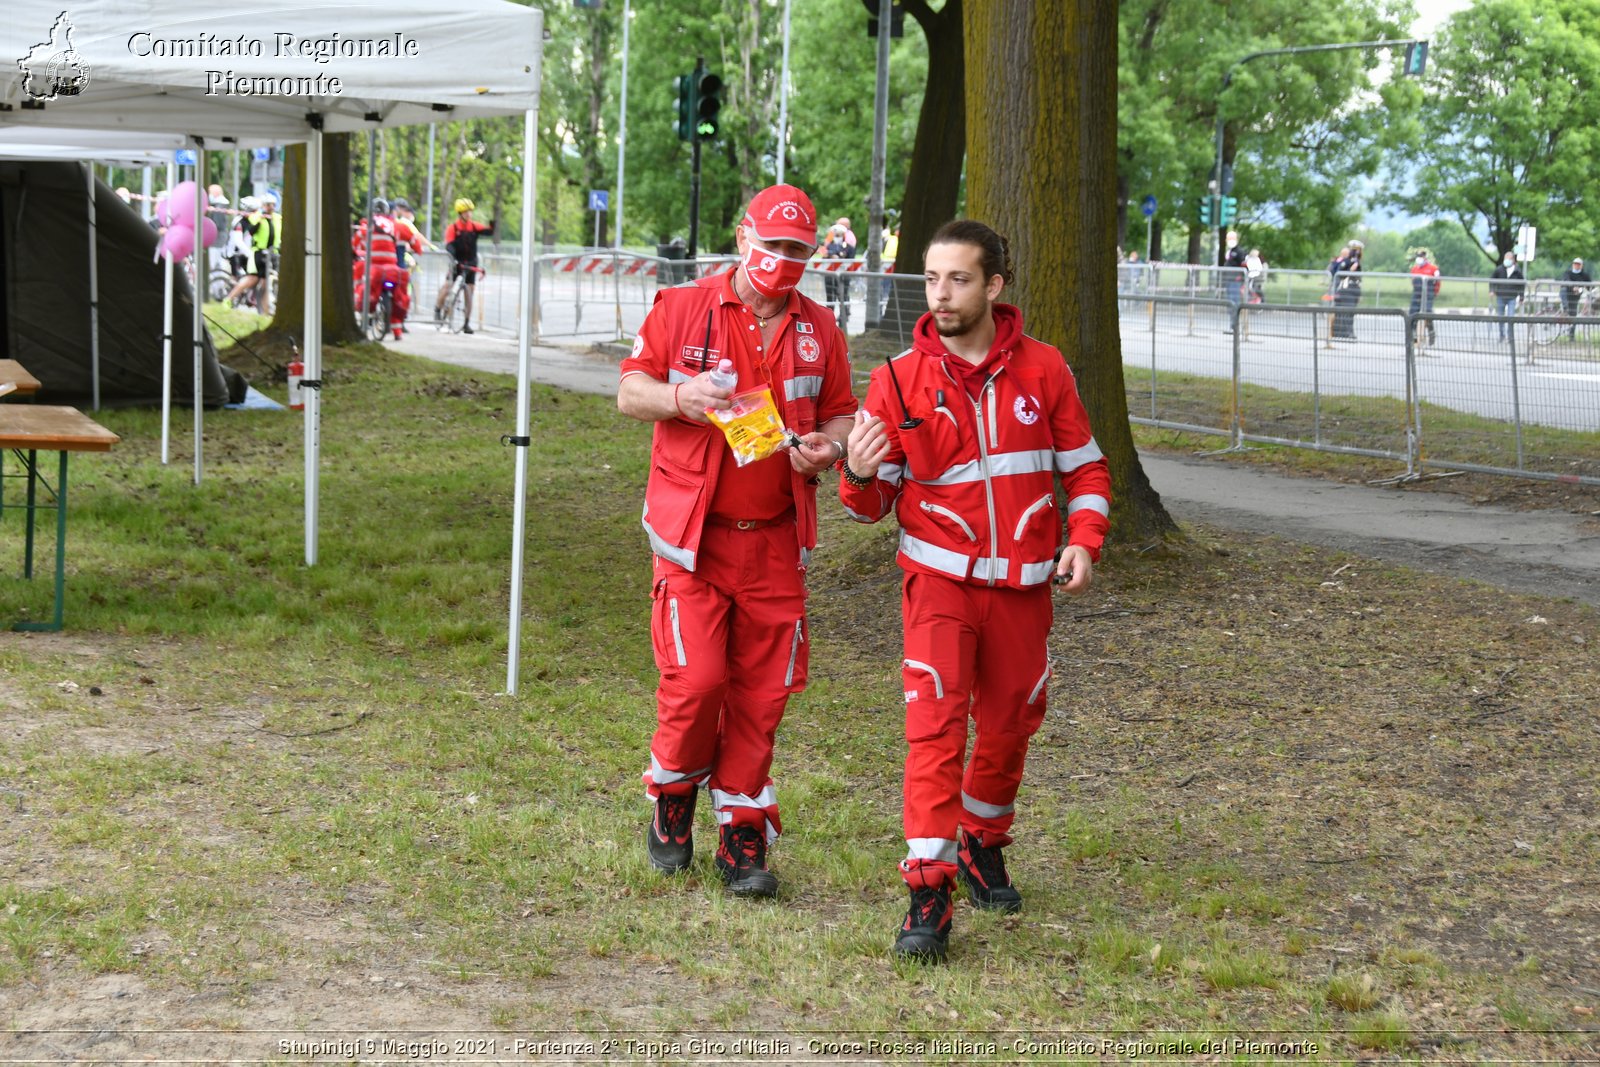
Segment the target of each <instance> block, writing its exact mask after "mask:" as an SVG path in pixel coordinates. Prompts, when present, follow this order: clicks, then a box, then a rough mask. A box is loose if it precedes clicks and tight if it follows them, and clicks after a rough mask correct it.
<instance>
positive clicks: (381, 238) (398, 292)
mask: <svg viewBox="0 0 1600 1067" xmlns="http://www.w3.org/2000/svg"><path fill="white" fill-rule="evenodd" d="M368 221H369V220H368V219H362V220H361V221H360V222H359V223H358V224H357V225H356V229H355V233H353V234H352V235H351V237H350V247H351V249H353V250H354V252H355V256H356V258H355V262H354V263H353V264H352V267H351V272H352V274H353V275H354V277H355V293H356V304H357V306H358V307H359V306H360V304H361V280H362V278H363V276H367V277H370V279H371V281H370V283H369V284H370V286H371V288H370V290H369V292H368V294H367V298H368V304H369V306H370V307H371V308H372V309H373V310H377V308H378V298H379V297H380V296H382V295H383V290H384V289H385V288H386V287H387V288H388V289H389V290H390V291H391V292H392V293H393V294H394V295H393V298H392V301H391V303H390V305H389V324H390V328H391V329H392V330H394V336H395V339H396V340H399V339H400V335H401V334H402V333H403V332H404V330H405V324H406V315H407V314H409V313H410V311H411V272H410V271H408V270H406V269H405V268H404V267H402V266H401V265H400V249H399V246H398V244H397V243H396V240H395V222H394V219H393V218H392V217H390V215H389V201H387V200H385V199H383V198H382V197H376V198H374V199H373V201H372V214H371V216H370V221H371V223H372V271H371V274H370V275H368V274H367V270H366V263H365V262H364V261H363V259H362V257H363V256H364V255H365V254H366V250H367V223H368Z"/></svg>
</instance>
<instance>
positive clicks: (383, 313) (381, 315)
mask: <svg viewBox="0 0 1600 1067" xmlns="http://www.w3.org/2000/svg"><path fill="white" fill-rule="evenodd" d="M393 306H394V295H393V294H391V293H389V292H388V291H387V290H385V291H384V294H383V295H382V296H380V297H379V298H378V306H377V307H375V308H373V309H372V318H371V319H370V320H369V321H368V323H367V340H369V341H381V340H383V339H384V338H385V337H387V336H389V314H390V311H391V309H392V308H393Z"/></svg>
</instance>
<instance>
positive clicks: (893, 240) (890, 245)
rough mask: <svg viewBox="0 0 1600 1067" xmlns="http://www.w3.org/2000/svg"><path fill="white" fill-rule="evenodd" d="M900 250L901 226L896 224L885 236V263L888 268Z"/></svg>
mask: <svg viewBox="0 0 1600 1067" xmlns="http://www.w3.org/2000/svg"><path fill="white" fill-rule="evenodd" d="M899 252H900V227H898V226H896V227H895V228H894V229H892V230H890V231H889V232H888V233H887V234H885V235H884V238H883V264H884V267H885V268H887V267H888V266H889V265H890V264H892V263H893V262H894V257H895V256H896V255H898V254H899Z"/></svg>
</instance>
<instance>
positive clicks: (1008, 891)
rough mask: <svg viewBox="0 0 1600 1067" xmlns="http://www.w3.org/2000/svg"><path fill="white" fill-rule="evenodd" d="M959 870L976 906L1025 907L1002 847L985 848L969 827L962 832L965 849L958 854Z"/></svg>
mask: <svg viewBox="0 0 1600 1067" xmlns="http://www.w3.org/2000/svg"><path fill="white" fill-rule="evenodd" d="M956 873H957V874H959V875H960V876H961V881H962V882H964V883H965V884H966V887H967V896H969V897H971V898H972V906H973V907H975V908H983V909H984V910H985V911H1005V912H1012V911H1020V910H1022V894H1021V893H1019V892H1017V890H1016V888H1015V887H1014V886H1013V885H1012V884H1011V876H1010V875H1009V874H1007V873H1006V859H1005V856H1004V855H1002V854H1001V850H1000V849H998V848H984V847H983V846H982V845H980V844H978V839H977V838H976V837H973V836H972V835H971V834H969V833H967V832H966V831H965V830H963V831H961V849H960V851H958V852H957V853H956Z"/></svg>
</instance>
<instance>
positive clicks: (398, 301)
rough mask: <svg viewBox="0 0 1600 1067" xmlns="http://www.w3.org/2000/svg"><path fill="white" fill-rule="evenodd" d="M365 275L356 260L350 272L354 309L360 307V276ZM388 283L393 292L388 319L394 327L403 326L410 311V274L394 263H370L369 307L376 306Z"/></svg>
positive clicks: (361, 266) (359, 261)
mask: <svg viewBox="0 0 1600 1067" xmlns="http://www.w3.org/2000/svg"><path fill="white" fill-rule="evenodd" d="M364 273H365V270H364V266H363V264H362V262H361V260H359V259H358V260H356V264H355V268H354V270H353V271H352V275H353V279H354V281H355V299H356V307H358V308H359V307H360V306H361V276H362V274H364ZM385 283H388V284H389V285H390V286H392V287H393V290H394V301H393V303H391V304H390V306H389V319H390V321H392V322H393V323H395V324H396V325H403V324H404V323H405V321H406V315H407V314H409V313H410V311H411V272H410V271H408V270H402V269H401V268H400V267H399V266H398V265H397V264H394V263H381V262H379V261H378V260H376V259H374V260H373V261H372V282H371V289H370V290H369V292H368V295H369V297H370V306H371V307H372V308H376V307H377V306H378V298H379V297H380V296H382V295H383V288H384V284H385Z"/></svg>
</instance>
